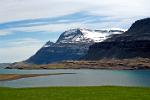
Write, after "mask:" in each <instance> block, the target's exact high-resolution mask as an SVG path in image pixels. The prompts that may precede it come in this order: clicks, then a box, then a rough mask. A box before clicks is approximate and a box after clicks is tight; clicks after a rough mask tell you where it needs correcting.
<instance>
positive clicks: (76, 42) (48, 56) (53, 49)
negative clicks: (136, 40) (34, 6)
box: [25, 29, 123, 64]
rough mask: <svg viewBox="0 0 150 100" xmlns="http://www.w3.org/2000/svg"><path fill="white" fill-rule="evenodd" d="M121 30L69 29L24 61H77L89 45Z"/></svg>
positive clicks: (39, 62)
mask: <svg viewBox="0 0 150 100" xmlns="http://www.w3.org/2000/svg"><path fill="white" fill-rule="evenodd" d="M121 33H123V31H121V30H89V29H71V30H68V31H65V32H64V33H62V34H61V35H60V37H59V38H58V40H57V41H56V43H53V42H50V41H49V42H47V43H46V44H45V45H44V46H43V47H42V48H41V49H40V50H39V51H38V52H37V53H36V54H35V55H33V56H32V57H30V58H29V59H28V60H26V61H25V62H26V63H31V64H48V63H54V62H60V61H64V60H77V59H79V58H81V57H82V56H84V55H85V54H86V53H87V51H88V48H89V46H90V45H92V44H93V43H96V42H102V41H104V40H106V39H107V38H109V37H110V36H111V35H112V34H121Z"/></svg>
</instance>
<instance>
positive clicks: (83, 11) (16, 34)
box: [0, 0, 150, 63]
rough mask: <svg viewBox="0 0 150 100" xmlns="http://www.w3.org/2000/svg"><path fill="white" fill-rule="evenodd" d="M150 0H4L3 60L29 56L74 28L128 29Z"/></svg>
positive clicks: (145, 13)
mask: <svg viewBox="0 0 150 100" xmlns="http://www.w3.org/2000/svg"><path fill="white" fill-rule="evenodd" d="M149 4H150V1H149V0H132V1H131V0H130V1H129V0H105V1H104V0H92V1H91V0H1V2H0V5H1V6H0V63H2V62H16V61H22V60H25V59H27V58H28V57H30V56H32V55H33V54H34V53H35V52H36V51H37V50H38V49H40V48H41V47H42V46H43V45H44V44H45V43H46V42H47V41H49V40H50V41H53V42H54V41H56V40H57V38H58V37H59V35H60V34H61V33H62V32H63V31H65V30H68V29H71V28H79V27H81V28H90V29H105V28H107V29H108V28H121V29H128V28H129V27H130V25H131V24H132V23H133V22H134V21H135V20H137V19H141V18H145V17H149V16H150V10H149V9H150V6H149Z"/></svg>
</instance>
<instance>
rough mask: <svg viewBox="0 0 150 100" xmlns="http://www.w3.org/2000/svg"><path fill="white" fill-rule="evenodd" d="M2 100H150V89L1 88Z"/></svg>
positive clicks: (102, 87)
mask: <svg viewBox="0 0 150 100" xmlns="http://www.w3.org/2000/svg"><path fill="white" fill-rule="evenodd" d="M0 100H150V88H137V87H113V86H99V87H45V88H19V89H16V88H0Z"/></svg>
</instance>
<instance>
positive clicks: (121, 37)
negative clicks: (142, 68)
mask: <svg viewBox="0 0 150 100" xmlns="http://www.w3.org/2000/svg"><path fill="white" fill-rule="evenodd" d="M136 57H142V58H150V18H146V19H141V20H138V21H136V22H135V23H133V24H132V26H131V27H130V28H129V30H128V31H126V32H125V33H123V34H117V35H113V36H112V37H111V38H108V39H106V40H105V41H103V42H101V43H95V44H93V45H92V46H90V47H89V51H88V53H87V54H86V55H85V56H84V57H83V58H84V59H87V60H97V59H102V58H119V59H123V58H136Z"/></svg>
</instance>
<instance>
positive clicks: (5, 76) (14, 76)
mask: <svg viewBox="0 0 150 100" xmlns="http://www.w3.org/2000/svg"><path fill="white" fill-rule="evenodd" d="M63 74H75V73H53V74H0V81H10V80H16V79H21V78H30V77H38V76H49V75H63Z"/></svg>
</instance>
